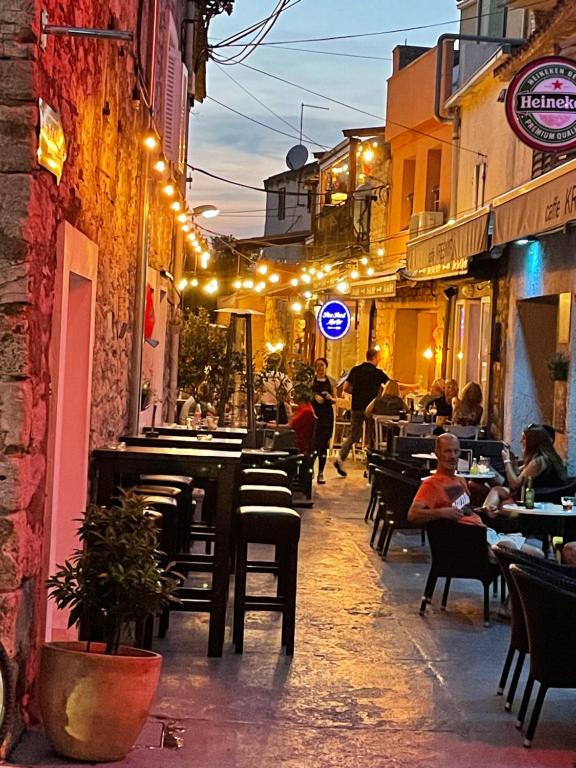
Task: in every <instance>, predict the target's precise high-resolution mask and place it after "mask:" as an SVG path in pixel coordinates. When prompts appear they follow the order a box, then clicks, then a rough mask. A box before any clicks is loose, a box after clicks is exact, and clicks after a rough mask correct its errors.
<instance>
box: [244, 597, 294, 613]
mask: <svg viewBox="0 0 576 768" xmlns="http://www.w3.org/2000/svg"><path fill="white" fill-rule="evenodd" d="M285 606H286V600H285V599H284V598H283V597H270V596H264V595H246V597H245V599H244V610H245V611H278V610H281V609H282V608H284V607H285Z"/></svg>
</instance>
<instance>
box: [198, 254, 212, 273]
mask: <svg viewBox="0 0 576 768" xmlns="http://www.w3.org/2000/svg"><path fill="white" fill-rule="evenodd" d="M209 261H210V254H209V253H208V251H203V252H202V253H201V254H200V265H201V267H202V269H208V262H209Z"/></svg>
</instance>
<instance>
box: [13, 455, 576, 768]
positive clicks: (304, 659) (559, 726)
mask: <svg viewBox="0 0 576 768" xmlns="http://www.w3.org/2000/svg"><path fill="white" fill-rule="evenodd" d="M348 463H349V465H350V466H351V471H350V473H349V477H348V478H347V479H340V478H337V477H335V475H334V472H333V470H332V468H331V467H330V470H329V472H328V483H327V485H326V486H324V487H323V488H320V489H319V490H318V491H317V492H316V499H315V504H314V507H313V508H312V509H310V510H303V511H302V518H303V537H302V541H301V546H300V567H299V591H298V622H297V629H296V652H295V655H294V658H293V659H289V658H286V657H285V656H283V655H280V653H279V646H280V631H279V624H280V622H279V620H278V618H276V617H275V616H273V617H272V618H271V617H270V615H269V614H252V615H251V616H249V617H248V622H247V629H246V636H245V650H244V654H243V655H242V656H237V655H235V654H234V652H233V650H232V648H231V645H230V642H229V638H230V631H229V629H228V630H227V643H226V649H225V654H224V656H223V658H221V659H208V658H206V656H205V648H206V638H207V619H206V617H204V616H201V615H194V614H175V615H173V617H172V621H171V628H170V632H169V635H168V638H167V639H166V640H165V641H157V643H156V648H155V649H156V650H158V651H160V652H161V653H162V654H163V655H164V670H163V676H162V682H161V687H160V691H159V694H158V697H157V700H156V704H155V706H154V708H153V714H152V717H151V720H150V722H149V724H148V726H147V727H146V729H145V731H144V732H143V734H142V736H141V738H140V743H139V744H138V745H137V747H136V748H135V749H134V750H133V751H132V752H131V754H130V755H129V756H128V757H127V758H126V760H124V761H123V762H121V763H116V764H115V765H118V766H126V768H128V766H130V768H148V767H150V768H151V767H152V766H154V767H156V766H158V768H173V766H174V767H175V766H194V767H195V768H216V767H218V768H256V767H260V766H262V767H267V766H273V765H278V766H283V768H304V766H313V767H314V768H329V767H331V766H338V767H339V768H352V767H353V766H354V767H356V766H362V767H363V768H372V767H376V766H385V767H386V768H404V766H411V767H413V768H429V766H449V765H451V766H454V768H456V767H458V768H460V767H462V768H464V767H466V768H468V767H470V768H472V766H478V765H483V766H490V768H500V767H502V768H504V767H505V766H506V768H514V766H525V767H531V766H555V767H556V766H557V767H558V768H560V767H562V768H573V767H574V765H576V729H575V728H574V722H575V720H576V695H575V694H574V692H570V691H568V692H560V691H551V692H550V693H549V695H548V698H547V700H546V703H545V705H544V709H543V713H542V718H541V722H540V725H539V728H538V731H537V733H536V738H535V741H534V746H533V748H532V749H531V750H526V749H524V748H523V747H522V735H521V733H520V732H518V731H517V730H516V728H515V727H514V716H513V715H510V714H507V713H505V712H504V702H503V700H502V698H500V697H497V696H496V695H495V691H496V684H497V680H498V676H499V674H500V671H501V666H502V663H503V660H504V656H505V653H506V649H507V644H508V636H509V627H508V626H506V625H505V624H501V623H497V622H496V621H494V622H493V623H492V626H490V627H489V628H485V627H484V626H483V623H482V599H481V588H480V586H479V585H478V584H473V583H469V582H458V581H456V582H455V583H454V584H453V588H452V591H451V595H450V599H449V601H448V611H447V613H445V614H444V613H441V612H440V610H439V607H438V605H439V601H440V588H439V587H438V588H437V594H436V595H435V599H434V603H433V605H432V606H431V608H430V609H429V613H428V615H427V616H426V618H425V619H422V618H421V617H420V616H419V615H418V607H419V599H420V596H421V593H422V589H423V587H424V581H425V578H426V575H427V571H428V551H427V548H422V547H421V544H420V536H419V534H418V533H412V534H410V535H402V534H397V535H396V536H395V537H394V539H393V541H392V546H391V549H390V552H389V556H388V562H386V563H382V561H381V560H380V559H379V558H378V556H377V555H376V554H375V553H374V552H373V551H372V550H371V549H370V548H369V546H368V539H369V527H368V526H366V525H365V524H364V522H363V515H364V510H365V506H366V501H367V497H368V487H367V483H366V480H365V479H364V478H363V476H362V470H361V468H360V465H359V463H357V465H356V467H353V468H352V462H348ZM492 607H493V610H494V612H495V610H496V608H497V602H496V600H493V605H492ZM518 698H519V695H518ZM167 723H172V728H173V726H174V725H175V726H176V737H181V738H182V741H183V745H182V748H181V749H176V748H170V746H169V744H170V742H171V740H172V739H166V740H165V742H166V743H165V745H164V747H160V742H161V733H162V729H163V726H164V725H166V724H167ZM172 728H171V729H170V730H172ZM12 762H13V764H15V765H18V766H64V765H68V766H70V765H72V764H71V763H70V762H67V761H65V760H62V759H60V758H57V757H56V756H54V755H52V754H51V753H50V752H49V750H48V748H47V746H46V743H45V741H44V739H43V736H42V734H41V732H39V731H36V732H31V733H29V734H28V735H27V737H26V738H25V739H24V741H23V743H22V744H21V745H20V747H19V748H18V749H17V751H16V753H15V754H14V755H13V758H12Z"/></svg>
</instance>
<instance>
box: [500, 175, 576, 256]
mask: <svg viewBox="0 0 576 768" xmlns="http://www.w3.org/2000/svg"><path fill="white" fill-rule="evenodd" d="M559 171H560V169H557V170H556V171H552V172H551V175H553V178H551V179H550V180H548V181H545V182H544V183H543V180H544V179H545V177H544V176H540V177H539V178H538V179H534V181H533V182H532V183H533V187H532V188H530V187H529V186H528V185H524V187H522V188H521V191H518V192H516V193H515V194H510V193H509V194H507V195H502V196H501V197H500V198H496V199H495V200H494V201H493V205H494V235H493V238H492V244H493V245H502V244H504V243H508V242H510V241H511V240H518V239H520V238H522V237H526V236H528V235H537V234H539V233H540V232H546V231H547V230H551V229H558V228H559V227H563V226H564V225H565V224H568V222H570V221H574V220H576V162H574V161H572V162H571V163H569V164H566V166H563V167H562V173H561V175H554V174H558V173H559Z"/></svg>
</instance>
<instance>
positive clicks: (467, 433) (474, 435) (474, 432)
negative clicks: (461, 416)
mask: <svg viewBox="0 0 576 768" xmlns="http://www.w3.org/2000/svg"><path fill="white" fill-rule="evenodd" d="M444 431H445V432H448V433H449V434H451V435H455V436H456V437H461V438H463V439H464V440H478V433H479V432H480V427H479V426H478V427H473V426H470V427H468V426H464V425H463V424H449V425H447V426H446V427H444Z"/></svg>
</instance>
